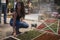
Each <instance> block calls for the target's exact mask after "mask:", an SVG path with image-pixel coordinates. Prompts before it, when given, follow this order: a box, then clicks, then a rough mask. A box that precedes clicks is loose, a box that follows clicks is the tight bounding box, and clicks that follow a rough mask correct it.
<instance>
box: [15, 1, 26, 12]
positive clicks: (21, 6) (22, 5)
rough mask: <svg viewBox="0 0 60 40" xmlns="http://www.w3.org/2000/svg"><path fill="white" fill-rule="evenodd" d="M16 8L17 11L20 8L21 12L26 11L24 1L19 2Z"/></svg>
mask: <svg viewBox="0 0 60 40" xmlns="http://www.w3.org/2000/svg"><path fill="white" fill-rule="evenodd" d="M15 9H16V11H18V10H20V12H24V11H25V9H24V3H23V2H17V4H16V8H15Z"/></svg>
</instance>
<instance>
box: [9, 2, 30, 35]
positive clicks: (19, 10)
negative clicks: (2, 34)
mask: <svg viewBox="0 0 60 40" xmlns="http://www.w3.org/2000/svg"><path fill="white" fill-rule="evenodd" d="M12 16H13V17H12V18H11V20H10V25H11V26H12V27H13V36H16V35H17V34H19V33H20V32H19V28H28V26H29V25H28V24H27V23H26V22H24V21H23V20H24V17H25V10H24V4H23V2H18V3H17V4H16V10H15V11H14V12H13V15H12Z"/></svg>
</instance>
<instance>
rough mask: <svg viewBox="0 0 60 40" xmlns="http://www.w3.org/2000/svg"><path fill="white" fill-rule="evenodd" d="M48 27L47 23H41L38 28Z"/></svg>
mask: <svg viewBox="0 0 60 40" xmlns="http://www.w3.org/2000/svg"><path fill="white" fill-rule="evenodd" d="M45 27H46V25H45V24H41V25H39V26H38V28H37V29H43V28H45Z"/></svg>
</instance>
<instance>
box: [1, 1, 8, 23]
mask: <svg viewBox="0 0 60 40" xmlns="http://www.w3.org/2000/svg"><path fill="white" fill-rule="evenodd" d="M1 3H2V13H4V24H6V23H7V22H6V20H7V19H6V17H7V14H6V13H7V4H8V0H1Z"/></svg>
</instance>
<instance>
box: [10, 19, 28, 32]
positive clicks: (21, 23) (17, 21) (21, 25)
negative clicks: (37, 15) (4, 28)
mask: <svg viewBox="0 0 60 40" xmlns="http://www.w3.org/2000/svg"><path fill="white" fill-rule="evenodd" d="M10 25H11V26H12V27H13V19H11V20H10ZM15 27H16V31H17V32H19V28H28V27H29V25H28V24H27V23H26V22H21V21H20V20H16V23H15Z"/></svg>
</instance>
